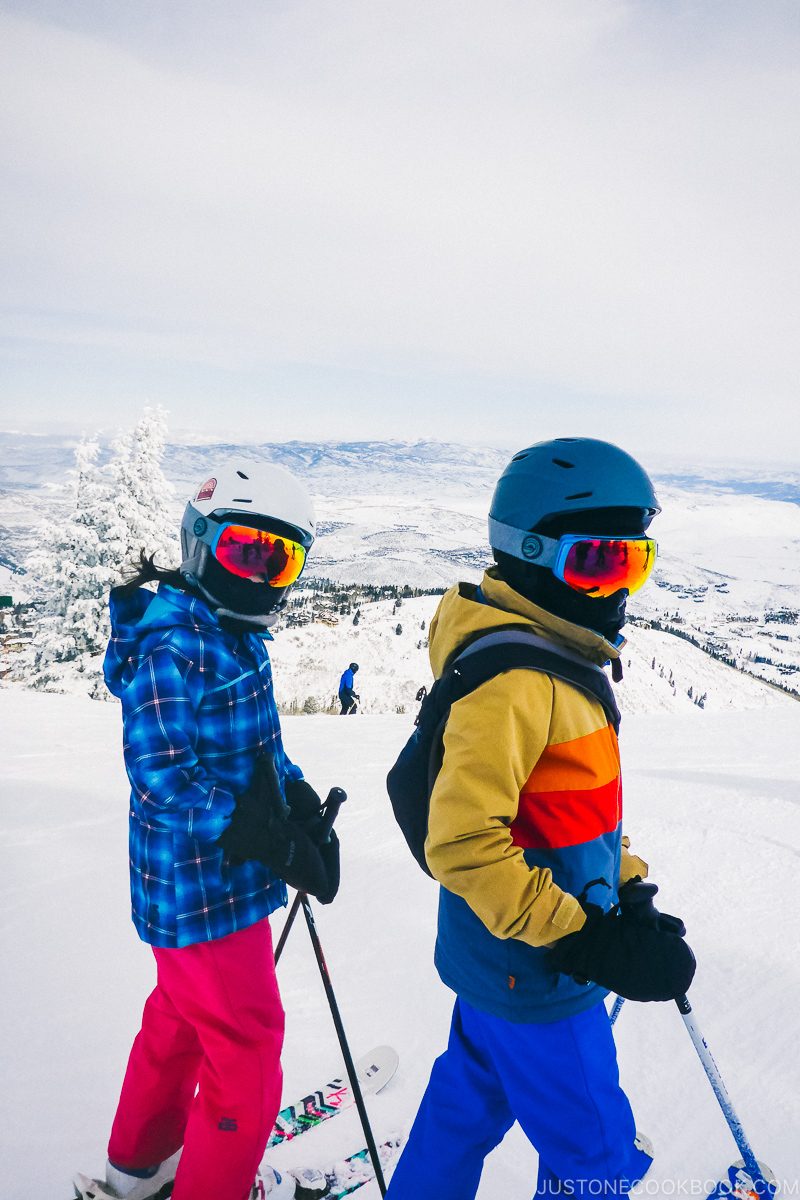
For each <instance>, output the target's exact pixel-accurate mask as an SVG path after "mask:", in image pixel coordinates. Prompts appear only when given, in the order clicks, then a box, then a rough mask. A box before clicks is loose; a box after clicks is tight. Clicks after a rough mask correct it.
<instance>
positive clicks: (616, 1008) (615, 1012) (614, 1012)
mask: <svg viewBox="0 0 800 1200" xmlns="http://www.w3.org/2000/svg"><path fill="white" fill-rule="evenodd" d="M624 1003H625V997H624V996H617V998H616V1000H615V1001H614V1003H613V1005H612V1006H611V1012H610V1013H609V1014H608V1019H609V1021H610V1023H611V1024H612V1025H613V1024H614V1022H615V1021H616V1019H617V1017H618V1016H619V1014H620V1013H621V1012H622V1006H623V1004H624Z"/></svg>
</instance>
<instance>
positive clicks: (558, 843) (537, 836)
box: [511, 776, 622, 850]
mask: <svg viewBox="0 0 800 1200" xmlns="http://www.w3.org/2000/svg"><path fill="white" fill-rule="evenodd" d="M621 818H622V780H621V779H620V777H619V776H616V778H614V779H611V780H609V782H608V783H604V784H602V785H601V786H600V787H595V788H586V789H581V790H574V789H570V790H568V791H560V792H523V793H522V794H521V795H520V798H519V811H518V813H517V816H516V817H515V818H514V820H513V821H512V823H511V838H512V841H513V842H514V845H515V846H522V848H523V849H524V850H562V849H564V848H565V847H566V846H577V845H580V844H581V843H582V842H591V841H592V840H593V839H594V838H596V837H600V836H601V835H602V834H604V833H612V832H613V831H614V830H615V829H616V828H617V825H618V824H619V822H620V820H621Z"/></svg>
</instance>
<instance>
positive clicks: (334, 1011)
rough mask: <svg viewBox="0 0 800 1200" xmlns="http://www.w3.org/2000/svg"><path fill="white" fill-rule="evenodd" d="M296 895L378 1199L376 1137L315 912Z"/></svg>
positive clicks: (302, 894) (379, 1171)
mask: <svg viewBox="0 0 800 1200" xmlns="http://www.w3.org/2000/svg"><path fill="white" fill-rule="evenodd" d="M298 896H299V898H300V903H301V905H302V909H303V915H304V916H305V919H306V925H307V926H308V932H309V934H310V936H311V944H312V945H313V947H314V955H315V957H316V960H317V966H318V967H319V973H320V975H321V976H322V986H323V987H324V988H325V995H326V996H327V997H328V1005H329V1007H330V1010H331V1016H332V1017H333V1023H334V1025H335V1027H336V1035H337V1037H338V1038H339V1046H340V1048H341V1051H342V1056H343V1058H344V1065H345V1067H346V1069H347V1077H348V1079H349V1080H350V1087H351V1088H352V1089H353V1098H354V1099H355V1102H356V1108H357V1109H358V1115H359V1117H360V1119H361V1128H362V1129H363V1130H364V1136H365V1138H366V1140H367V1149H368V1150H369V1156H370V1158H371V1160H372V1166H373V1169H374V1171H375V1178H376V1179H377V1181H378V1187H379V1188H380V1193H381V1196H385V1195H386V1181H385V1179H384V1178H383V1168H382V1167H381V1160H380V1155H379V1154H378V1148H377V1146H376V1145H375V1138H374V1137H373V1134H372V1128H371V1126H370V1123H369V1117H368V1116H367V1109H366V1106H365V1104H364V1097H363V1095H362V1093H361V1085H360V1084H359V1082H358V1076H357V1074H356V1069H355V1066H354V1065H353V1056H352V1054H351V1053H350V1047H349V1046H348V1044H347V1036H346V1034H345V1031H344V1025H343V1024H342V1017H341V1014H340V1012H339V1006H338V1004H337V1003H336V996H335V995H334V991H333V984H332V983H331V977H330V973H329V971H328V964H327V963H326V962H325V955H324V954H323V953H322V945H321V943H320V940H319V934H318V933H317V927H316V923H315V921H314V913H313V911H312V909H311V903H310V901H309V899H308V896H307V895H306V894H305V892H298Z"/></svg>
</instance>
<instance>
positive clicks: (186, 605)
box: [103, 583, 225, 696]
mask: <svg viewBox="0 0 800 1200" xmlns="http://www.w3.org/2000/svg"><path fill="white" fill-rule="evenodd" d="M108 606H109V611H110V614H111V641H110V642H109V643H108V649H107V650H106V656H105V660H104V662H103V674H104V676H105V681H106V687H107V688H108V690H109V691H110V692H111V693H112V694H113V695H114V696H120V695H121V694H122V691H123V689H124V686H125V684H126V683H127V676H128V672H129V670H130V669H131V668H130V664H131V662H132V660H135V659H138V658H140V657H142V655H145V654H147V653H148V652H149V649H150V647H151V646H153V645H154V644H155V643H156V642H158V641H160V640H161V639H162V638H163V636H164V634H165V633H167V632H168V631H171V630H173V629H175V628H176V627H177V626H181V625H182V626H184V627H185V628H187V629H194V630H197V631H199V630H207V631H211V630H213V631H214V632H215V633H216V634H217V635H218V636H225V632H224V630H223V629H222V628H221V627H220V624H219V621H218V620H217V618H216V617H215V615H214V613H213V612H212V611H211V609H210V608H209V606H208V605H207V604H206V602H205V600H203V599H201V598H200V597H199V596H195V595H192V594H191V593H189V592H182V591H180V590H179V589H178V588H173V587H170V586H169V585H168V584H165V583H162V584H159V588H158V591H157V592H151V591H150V590H149V588H143V587H142V588H137V589H136V590H135V591H133V592H125V591H123V589H122V588H114V590H113V591H112V592H111V597H110V599H109V605H108Z"/></svg>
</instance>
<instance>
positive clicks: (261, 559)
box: [193, 516, 306, 588]
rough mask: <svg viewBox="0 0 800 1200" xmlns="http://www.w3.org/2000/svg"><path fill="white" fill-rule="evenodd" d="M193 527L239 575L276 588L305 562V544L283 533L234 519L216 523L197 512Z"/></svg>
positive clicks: (219, 559)
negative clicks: (255, 526)
mask: <svg viewBox="0 0 800 1200" xmlns="http://www.w3.org/2000/svg"><path fill="white" fill-rule="evenodd" d="M193 531H194V534H195V537H197V538H199V539H200V541H202V542H204V543H205V544H206V545H207V546H208V547H209V549H210V551H211V553H212V554H213V555H214V558H215V559H216V560H217V562H218V563H219V564H220V565H221V566H223V567H224V568H225V570H226V571H230V573H231V574H232V575H237V576H238V577H239V578H240V579H252V580H254V581H256V582H258V583H261V582H264V583H268V584H269V585H270V587H275V588H284V587H289V585H290V584H292V583H295V582H296V580H297V579H298V578H299V576H300V573H301V571H302V570H303V567H304V566H305V565H306V548H305V546H303V544H302V543H301V542H298V541H295V540H293V539H292V538H290V537H287V536H286V535H285V534H282V533H271V532H269V531H268V530H265V529H254V528H253V526H252V525H238V524H236V523H235V522H233V521H223V522H222V523H221V524H217V523H216V521H213V520H208V519H207V518H206V517H202V516H198V519H197V520H196V521H195V523H194V530H193Z"/></svg>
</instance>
